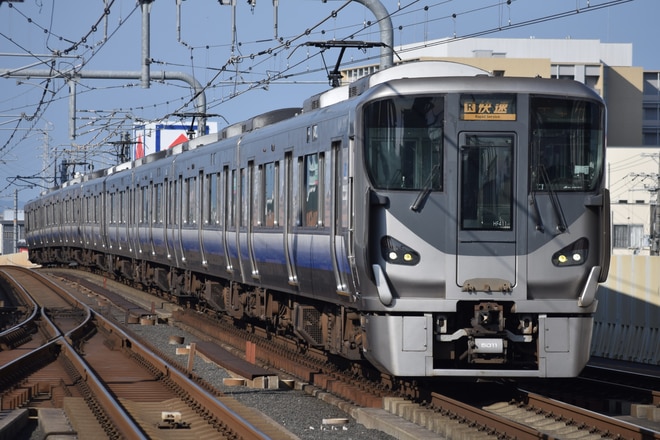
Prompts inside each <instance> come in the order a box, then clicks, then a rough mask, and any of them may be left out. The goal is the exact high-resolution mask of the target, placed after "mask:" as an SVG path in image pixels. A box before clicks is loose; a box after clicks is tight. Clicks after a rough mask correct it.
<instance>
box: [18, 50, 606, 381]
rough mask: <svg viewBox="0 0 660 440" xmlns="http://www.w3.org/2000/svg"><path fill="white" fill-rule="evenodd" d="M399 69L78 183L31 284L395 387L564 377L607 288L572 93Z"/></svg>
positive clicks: (30, 209) (58, 194)
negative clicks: (89, 286)
mask: <svg viewBox="0 0 660 440" xmlns="http://www.w3.org/2000/svg"><path fill="white" fill-rule="evenodd" d="M480 73H481V72H480V71H477V70H476V69H471V68H469V67H467V66H462V65H457V64H452V63H442V62H419V63H414V64H403V65H399V66H395V67H392V68H390V69H386V70H383V71H381V72H378V73H376V74H373V75H371V76H369V77H365V78H362V79H360V80H358V81H356V82H354V83H352V84H350V85H349V86H342V87H339V88H336V89H332V90H330V91H328V92H326V93H323V94H320V95H317V96H314V97H311V98H309V99H308V100H306V101H305V103H304V106H303V108H296V109H283V110H278V111H274V112H270V113H267V114H263V115H261V116H257V117H255V118H253V119H250V120H248V121H245V122H242V123H240V124H235V125H232V126H229V127H227V128H225V129H224V130H223V131H222V132H220V133H217V134H213V135H209V136H204V137H200V138H197V139H194V140H191V141H189V142H188V143H186V144H183V145H180V146H177V147H175V148H173V149H171V150H167V151H161V152H158V153H155V154H153V155H150V156H147V157H144V158H142V159H139V160H135V161H133V162H130V163H124V164H122V165H118V166H116V167H113V168H110V169H107V170H104V171H99V172H95V173H94V174H90V175H85V176H82V177H79V178H77V179H75V180H73V181H70V182H67V183H66V184H64V185H62V186H61V187H59V188H56V189H53V190H51V191H48V192H46V193H44V194H42V195H41V196H40V197H39V198H37V199H36V200H33V201H31V202H30V203H29V204H27V205H26V207H25V213H26V238H27V243H28V248H29V255H30V259H31V260H32V261H33V262H35V263H41V264H50V263H60V264H69V263H71V262H75V263H77V264H80V265H84V266H88V267H90V268H93V269H95V270H103V271H107V272H111V273H113V274H115V275H116V276H118V277H123V278H125V279H128V280H131V281H132V282H134V283H139V284H141V285H143V286H144V288H145V289H147V290H150V291H153V292H160V294H161V295H163V294H164V295H169V296H171V297H178V299H179V300H180V301H181V302H183V303H186V304H190V306H191V307H197V308H203V309H206V310H210V309H214V310H217V311H221V312H224V313H228V314H230V315H232V316H234V317H235V318H237V319H245V320H260V321H263V322H264V323H265V324H266V325H268V326H269V327H270V328H271V330H272V331H273V332H278V333H282V334H289V335H292V336H294V337H296V338H298V339H299V340H300V341H301V344H304V345H307V346H314V347H322V348H324V349H326V350H328V351H329V352H331V353H333V354H336V355H339V356H342V357H346V358H349V359H366V360H368V361H369V362H371V363H372V364H373V365H375V366H376V367H378V368H379V369H380V370H382V371H384V372H387V373H391V374H393V375H396V376H409V377H413V376H472V377H477V376H480V377H570V376H576V375H577V374H579V373H580V371H581V369H582V368H583V366H584V365H585V364H586V362H587V360H588V358H589V351H590V341H591V335H592V315H593V313H594V311H595V308H596V304H597V301H596V300H595V294H596V290H597V287H598V284H599V283H600V282H603V281H604V280H605V279H606V278H607V273H608V270H609V255H610V254H609V234H610V227H609V195H608V192H607V190H606V189H605V188H604V166H605V158H604V155H605V107H604V103H603V101H602V99H601V98H600V97H599V96H598V95H597V94H595V93H594V92H593V91H592V90H590V89H588V88H587V87H585V86H584V85H582V84H579V83H577V82H573V81H565V80H549V79H532V78H502V77H490V76H488V75H481V74H480Z"/></svg>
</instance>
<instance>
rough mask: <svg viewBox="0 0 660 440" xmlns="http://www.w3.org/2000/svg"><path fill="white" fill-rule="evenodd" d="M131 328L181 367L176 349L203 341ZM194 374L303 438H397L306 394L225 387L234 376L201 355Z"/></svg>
mask: <svg viewBox="0 0 660 440" xmlns="http://www.w3.org/2000/svg"><path fill="white" fill-rule="evenodd" d="M116 318H117V319H118V320H119V321H122V322H123V316H121V317H120V316H117V317H116ZM129 327H130V330H131V331H133V332H135V333H136V334H138V335H141V336H143V337H144V338H146V339H147V340H149V341H150V343H151V344H153V346H154V347H156V348H158V349H159V350H161V351H162V352H164V353H168V354H170V355H171V357H172V358H176V359H177V360H178V361H179V363H180V364H181V365H185V364H186V363H187V357H186V356H181V355H178V356H177V355H176V349H177V348H179V347H182V346H185V345H187V344H190V343H192V342H199V339H198V338H196V337H195V336H194V335H192V334H190V333H188V332H186V331H184V330H181V329H179V328H176V327H173V326H170V325H167V324H156V325H153V326H149V325H146V326H145V325H139V324H129ZM171 336H183V338H184V342H183V344H182V345H175V344H170V342H169V340H170V337H171ZM193 372H194V373H195V374H197V375H199V376H200V377H202V378H203V379H204V380H206V381H207V382H208V383H210V384H212V385H213V386H215V387H216V388H217V389H219V390H220V391H221V392H223V393H224V394H226V395H230V396H232V397H234V398H235V399H236V400H237V401H239V402H241V403H243V404H244V405H246V406H249V407H252V408H256V409H258V410H259V411H261V412H263V413H264V414H266V415H267V416H268V417H270V418H271V419H273V420H275V421H276V422H278V423H280V424H281V425H282V426H284V427H285V428H286V429H288V430H289V431H290V432H292V433H294V434H295V435H297V436H298V437H300V438H301V439H310V440H312V439H314V440H316V439H370V440H389V439H393V438H394V437H392V436H390V435H388V434H385V433H383V432H380V431H377V430H374V429H366V428H365V427H364V426H363V425H361V424H359V423H357V422H356V421H355V420H354V419H353V418H351V417H350V416H348V415H347V414H346V413H344V412H343V411H341V410H340V409H339V408H337V407H335V406H333V405H331V404H329V403H326V402H324V401H322V400H319V399H317V398H316V397H313V396H311V395H309V394H307V393H305V392H304V391H300V390H289V389H282V388H280V389H278V390H265V389H254V388H248V387H244V386H238V387H236V386H234V387H229V386H225V385H224V384H223V383H222V380H223V378H227V377H230V375H229V374H228V373H227V371H225V370H224V369H223V368H221V367H218V366H217V365H215V364H214V363H210V362H205V361H204V360H203V359H201V358H200V357H199V356H197V357H196V358H195V360H194V364H193ZM331 418H348V419H349V422H348V424H345V425H329V424H326V425H324V424H323V420H324V419H331Z"/></svg>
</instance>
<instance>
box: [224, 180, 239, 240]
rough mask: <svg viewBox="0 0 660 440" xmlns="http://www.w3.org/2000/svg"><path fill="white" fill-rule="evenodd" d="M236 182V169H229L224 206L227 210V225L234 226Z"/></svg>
mask: <svg viewBox="0 0 660 440" xmlns="http://www.w3.org/2000/svg"><path fill="white" fill-rule="evenodd" d="M236 183H237V177H236V170H231V180H230V182H229V186H230V187H229V188H228V196H229V197H228V200H227V206H226V212H227V227H234V226H236V221H235V219H236V216H235V214H236V203H235V201H236V197H237V194H236V191H237V189H238V188H236Z"/></svg>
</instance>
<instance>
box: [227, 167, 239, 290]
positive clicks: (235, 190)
mask: <svg viewBox="0 0 660 440" xmlns="http://www.w3.org/2000/svg"><path fill="white" fill-rule="evenodd" d="M225 170H226V175H227V179H228V180H227V185H226V188H227V189H226V192H225V226H224V227H225V229H224V234H225V239H224V242H225V248H226V253H227V270H228V271H230V272H232V273H234V274H235V278H236V277H240V276H241V273H242V271H241V259H240V249H239V239H238V234H239V227H238V225H239V219H240V216H241V215H242V212H243V209H242V205H241V201H240V199H241V197H240V188H239V175H240V171H239V170H235V169H232V170H230V169H229V168H228V167H227V168H225ZM235 271H238V274H236V272H235Z"/></svg>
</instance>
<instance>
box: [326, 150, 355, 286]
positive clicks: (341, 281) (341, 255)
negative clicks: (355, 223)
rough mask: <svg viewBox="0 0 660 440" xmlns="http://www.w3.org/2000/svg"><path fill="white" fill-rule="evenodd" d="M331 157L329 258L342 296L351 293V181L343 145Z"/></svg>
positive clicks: (333, 151) (346, 153) (346, 152)
mask: <svg viewBox="0 0 660 440" xmlns="http://www.w3.org/2000/svg"><path fill="white" fill-rule="evenodd" d="M331 154H332V157H331V160H330V166H331V169H330V173H331V176H330V187H331V188H332V194H333V195H332V200H331V205H330V215H331V220H330V254H331V257H332V269H333V272H334V274H335V284H336V291H337V293H338V294H340V295H347V294H348V293H349V282H348V280H349V278H348V274H349V272H350V266H349V262H348V259H349V257H350V255H352V253H350V251H349V247H348V245H347V242H348V243H350V241H351V240H350V237H349V236H348V234H349V233H350V231H351V230H352V228H350V227H349V224H348V222H349V221H350V219H352V217H353V216H352V215H349V214H350V211H349V209H350V207H351V206H352V203H351V200H350V194H351V192H350V190H349V186H348V183H349V179H348V151H347V149H345V148H342V144H341V142H340V141H336V142H333V143H332V153H331Z"/></svg>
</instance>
